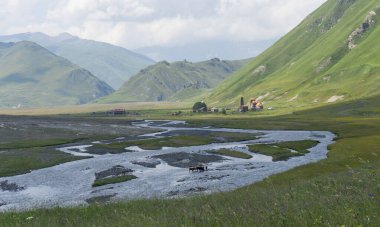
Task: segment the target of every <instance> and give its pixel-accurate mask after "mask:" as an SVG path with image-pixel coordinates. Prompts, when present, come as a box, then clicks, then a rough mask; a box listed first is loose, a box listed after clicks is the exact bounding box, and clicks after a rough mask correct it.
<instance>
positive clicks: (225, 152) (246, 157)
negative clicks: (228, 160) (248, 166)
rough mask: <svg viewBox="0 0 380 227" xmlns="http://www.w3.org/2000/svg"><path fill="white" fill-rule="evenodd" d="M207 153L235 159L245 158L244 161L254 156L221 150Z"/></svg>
mask: <svg viewBox="0 0 380 227" xmlns="http://www.w3.org/2000/svg"><path fill="white" fill-rule="evenodd" d="M207 153H210V154H217V155H223V156H229V157H233V158H243V159H250V158H252V156H251V155H249V154H246V153H244V152H240V151H234V150H230V149H219V150H213V151H207Z"/></svg>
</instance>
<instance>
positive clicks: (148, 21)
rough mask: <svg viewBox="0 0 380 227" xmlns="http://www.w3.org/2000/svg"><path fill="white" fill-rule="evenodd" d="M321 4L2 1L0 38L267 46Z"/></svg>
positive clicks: (297, 0) (285, 0) (136, 45)
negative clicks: (37, 35)
mask: <svg viewBox="0 0 380 227" xmlns="http://www.w3.org/2000/svg"><path fill="white" fill-rule="evenodd" d="M325 1H326V0H307V1H305V0H0V35H8V34H15V33H24V32H44V33H46V34H49V35H57V34H59V33H62V32H68V33H71V34H73V35H76V36H79V37H81V38H85V39H92V40H98V41H104V42H109V43H112V44H115V45H119V46H123V47H125V48H127V49H133V50H135V49H141V48H147V47H151V46H156V47H157V46H158V47H168V48H172V47H175V46H186V45H191V44H194V43H210V42H214V41H215V43H222V44H223V43H224V44H225V43H229V44H230V45H233V44H235V43H255V42H265V41H268V40H275V39H278V38H279V37H281V36H283V35H284V34H286V33H287V32H288V31H290V30H291V29H292V28H293V27H295V26H296V25H297V24H298V23H300V22H301V21H302V19H303V18H305V17H306V16H307V15H308V14H310V13H311V12H312V11H314V10H315V9H316V8H318V7H319V6H320V5H321V4H323V3H324V2H325ZM220 48H221V49H223V45H221V46H220Z"/></svg>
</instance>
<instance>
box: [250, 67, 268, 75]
mask: <svg viewBox="0 0 380 227" xmlns="http://www.w3.org/2000/svg"><path fill="white" fill-rule="evenodd" d="M266 70H267V67H266V66H265V65H260V66H259V67H257V68H256V69H255V70H254V71H253V72H252V75H256V74H259V73H263V72H265V71H266Z"/></svg>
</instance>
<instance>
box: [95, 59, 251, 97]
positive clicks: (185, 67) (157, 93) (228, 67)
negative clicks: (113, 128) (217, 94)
mask: <svg viewBox="0 0 380 227" xmlns="http://www.w3.org/2000/svg"><path fill="white" fill-rule="evenodd" d="M249 61H250V60H249V59H247V60H236V61H225V60H220V59H218V58H214V59H211V60H208V61H203V62H197V63H193V62H189V61H186V60H185V61H180V62H173V63H169V62H167V61H162V62H159V63H157V64H155V65H153V66H149V67H147V68H145V69H143V70H141V71H140V72H139V73H138V74H136V75H135V76H133V77H132V78H131V79H129V80H128V81H127V82H125V84H124V85H123V86H122V87H121V88H120V89H119V90H117V91H116V92H115V93H114V94H112V95H110V96H108V97H105V98H103V99H101V100H99V102H125V101H167V100H170V101H182V100H189V99H192V98H194V97H199V96H202V95H203V96H204V95H205V92H208V91H210V90H211V89H212V88H214V87H215V86H216V85H218V84H219V83H221V82H222V81H223V80H224V79H225V78H227V77H228V76H229V75H231V74H232V73H233V72H235V71H237V70H238V69H240V68H241V67H242V66H243V65H244V64H246V63H248V62H249Z"/></svg>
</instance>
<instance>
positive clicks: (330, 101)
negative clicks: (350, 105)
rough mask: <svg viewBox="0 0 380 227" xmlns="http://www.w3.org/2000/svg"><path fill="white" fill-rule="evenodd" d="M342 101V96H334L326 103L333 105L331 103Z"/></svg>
mask: <svg viewBox="0 0 380 227" xmlns="http://www.w3.org/2000/svg"><path fill="white" fill-rule="evenodd" d="M343 99H344V95H339V96H338V95H334V96H332V97H330V98H329V99H328V100H327V101H326V103H333V102H336V101H339V100H343Z"/></svg>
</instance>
